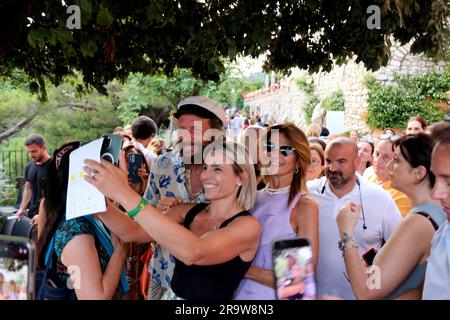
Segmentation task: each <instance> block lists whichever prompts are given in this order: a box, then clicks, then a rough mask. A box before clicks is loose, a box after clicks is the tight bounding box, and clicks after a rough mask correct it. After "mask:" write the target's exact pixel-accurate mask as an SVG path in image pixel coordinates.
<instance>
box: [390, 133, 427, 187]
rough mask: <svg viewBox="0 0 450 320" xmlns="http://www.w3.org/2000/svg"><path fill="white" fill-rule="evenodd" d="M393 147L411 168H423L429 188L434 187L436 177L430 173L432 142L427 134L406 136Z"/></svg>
mask: <svg viewBox="0 0 450 320" xmlns="http://www.w3.org/2000/svg"><path fill="white" fill-rule="evenodd" d="M394 146H395V147H397V146H398V147H400V152H401V153H402V156H403V158H405V160H406V161H408V163H409V164H410V166H411V167H413V168H417V167H419V166H423V167H424V168H425V169H426V170H427V175H426V176H425V177H424V179H425V178H426V177H428V181H429V185H430V188H433V187H434V182H435V180H436V177H435V176H434V174H433V172H431V153H432V151H433V141H432V139H431V137H430V136H429V135H428V134H425V133H419V134H408V135H406V136H404V137H402V138H400V139H399V140H397V141H395V142H394Z"/></svg>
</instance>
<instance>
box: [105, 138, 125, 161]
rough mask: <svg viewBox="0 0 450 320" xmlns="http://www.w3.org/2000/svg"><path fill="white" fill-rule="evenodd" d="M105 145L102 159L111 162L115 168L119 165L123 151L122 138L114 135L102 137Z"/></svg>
mask: <svg viewBox="0 0 450 320" xmlns="http://www.w3.org/2000/svg"><path fill="white" fill-rule="evenodd" d="M102 138H104V139H103V144H102V149H101V151H100V158H102V159H104V160H106V161H109V162H111V163H112V164H114V165H115V166H118V165H119V155H120V150H121V149H122V142H123V140H122V137H121V136H119V135H114V134H104V135H102Z"/></svg>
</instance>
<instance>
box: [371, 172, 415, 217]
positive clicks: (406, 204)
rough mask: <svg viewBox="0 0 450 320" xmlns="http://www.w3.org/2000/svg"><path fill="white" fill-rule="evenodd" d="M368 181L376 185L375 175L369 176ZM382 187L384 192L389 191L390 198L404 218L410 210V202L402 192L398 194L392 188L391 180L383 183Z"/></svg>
mask: <svg viewBox="0 0 450 320" xmlns="http://www.w3.org/2000/svg"><path fill="white" fill-rule="evenodd" d="M368 180H369V181H370V182H373V183H376V181H377V176H376V174H375V173H374V174H372V175H371V176H369V177H368ZM382 187H383V189H384V190H387V191H389V193H390V194H391V197H392V198H393V199H394V201H395V204H396V205H397V207H398V210H400V213H401V214H402V216H403V218H404V217H406V215H407V214H408V212H409V211H410V210H411V200H409V198H408V196H407V195H406V194H404V193H403V192H400V191H398V190H397V189H394V188H392V187H391V180H388V181H386V182H385V183H383V185H382Z"/></svg>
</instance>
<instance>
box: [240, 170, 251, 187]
mask: <svg viewBox="0 0 450 320" xmlns="http://www.w3.org/2000/svg"><path fill="white" fill-rule="evenodd" d="M248 179H249V176H248V172H246V171H244V172H241V173H240V174H239V178H238V186H239V187H242V186H243V185H244V184H245V183H246V182H247V181H248Z"/></svg>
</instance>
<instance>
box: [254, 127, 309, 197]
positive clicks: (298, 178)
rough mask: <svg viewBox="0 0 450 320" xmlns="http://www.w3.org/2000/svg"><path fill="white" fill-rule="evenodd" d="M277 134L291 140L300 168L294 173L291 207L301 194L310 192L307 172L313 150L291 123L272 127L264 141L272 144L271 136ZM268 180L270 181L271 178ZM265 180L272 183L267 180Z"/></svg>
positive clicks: (300, 131)
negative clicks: (307, 184)
mask: <svg viewBox="0 0 450 320" xmlns="http://www.w3.org/2000/svg"><path fill="white" fill-rule="evenodd" d="M275 132H278V133H280V134H283V135H284V136H285V137H286V139H288V140H289V142H290V143H291V146H292V147H293V148H294V152H295V157H296V168H298V171H297V172H294V177H293V178H292V182H291V191H290V193H289V200H288V205H290V204H291V202H292V201H293V200H294V198H295V197H296V196H297V194H298V193H299V192H301V191H304V192H306V191H307V190H308V188H307V187H306V172H307V170H308V167H309V165H310V164H311V149H310V146H309V142H308V138H307V137H306V135H305V134H304V133H303V131H302V130H300V129H299V128H297V127H296V126H295V125H293V124H290V123H285V124H278V125H274V126H272V127H270V128H269V130H268V132H267V136H265V137H263V138H262V141H267V142H270V138H271V134H272V133H275ZM267 178H268V180H270V179H271V176H268V177H267ZM265 180H266V181H267V182H270V181H268V180H267V179H265Z"/></svg>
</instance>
